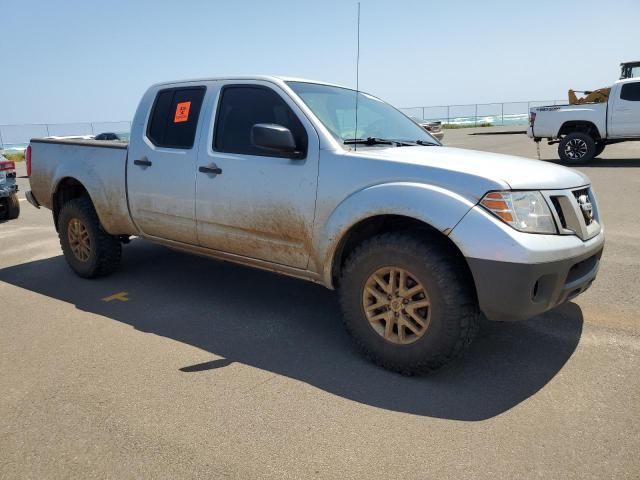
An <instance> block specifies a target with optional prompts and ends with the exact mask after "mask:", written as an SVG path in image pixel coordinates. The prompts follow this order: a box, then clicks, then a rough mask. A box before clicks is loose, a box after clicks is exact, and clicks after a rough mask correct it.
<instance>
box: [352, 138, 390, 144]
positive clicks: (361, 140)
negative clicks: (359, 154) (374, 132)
mask: <svg viewBox="0 0 640 480" xmlns="http://www.w3.org/2000/svg"><path fill="white" fill-rule="evenodd" d="M396 143H397V142H395V141H393V140H388V139H386V138H378V137H367V138H348V139H346V140H345V141H344V144H345V145H395V144H396Z"/></svg>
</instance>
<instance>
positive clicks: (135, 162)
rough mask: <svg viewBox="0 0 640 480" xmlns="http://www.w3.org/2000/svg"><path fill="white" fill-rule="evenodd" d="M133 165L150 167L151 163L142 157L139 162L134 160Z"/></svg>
mask: <svg viewBox="0 0 640 480" xmlns="http://www.w3.org/2000/svg"><path fill="white" fill-rule="evenodd" d="M133 164H134V165H140V166H141V167H150V166H151V161H150V160H149V159H147V157H142V158H140V159H139V160H134V161H133Z"/></svg>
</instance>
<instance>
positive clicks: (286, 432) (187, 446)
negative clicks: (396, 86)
mask: <svg viewBox="0 0 640 480" xmlns="http://www.w3.org/2000/svg"><path fill="white" fill-rule="evenodd" d="M503 130H504V129H503ZM496 131H500V129H484V128H483V129H464V130H456V131H447V132H446V136H445V143H447V144H449V145H452V146H459V147H463V148H476V149H480V150H486V151H494V152H499V153H508V154H516V155H522V156H527V157H531V158H537V152H536V147H535V145H534V144H533V143H532V142H531V141H530V140H529V139H528V138H527V137H526V136H524V135H522V134H507V135H485V134H486V133H491V132H496ZM475 133H481V135H475ZM541 158H542V159H543V161H554V160H553V159H556V158H557V155H556V152H555V149H554V148H552V147H548V146H546V145H543V146H542V147H541ZM578 168H579V169H580V170H582V171H584V172H585V173H587V175H589V177H590V178H591V179H592V181H593V187H594V190H595V192H596V194H597V198H598V201H599V206H600V211H601V215H602V217H603V218H604V223H605V228H606V233H607V244H606V247H605V253H604V256H603V261H602V266H601V270H600V274H599V276H598V279H597V280H596V282H595V283H594V285H593V286H592V288H591V289H589V290H588V291H587V292H586V293H585V294H584V295H582V296H580V297H578V298H577V299H576V300H575V301H573V302H571V303H568V304H566V305H563V306H562V307H560V308H558V309H556V310H554V311H551V312H548V313H546V314H544V315H541V316H538V317H535V318H533V319H531V320H528V321H525V322H520V323H487V324H484V325H483V328H482V330H481V332H480V335H479V338H478V339H477V341H476V342H475V344H474V345H473V347H472V349H471V350H470V352H469V354H468V355H467V356H466V357H465V358H464V359H463V360H462V361H461V362H458V363H457V364H455V365H453V366H452V367H451V368H449V369H447V370H445V371H442V372H440V373H438V374H436V375H433V376H427V377H417V378H406V377H403V376H400V375H396V374H393V373H389V372H387V371H384V370H381V369H380V368H377V367H375V366H373V365H371V364H369V363H368V362H367V361H365V360H364V359H362V358H361V357H360V356H359V355H358V354H357V353H356V352H355V351H354V349H353V347H352V346H351V343H350V340H349V338H348V337H347V335H346V333H345V332H344V331H343V328H342V325H341V321H340V313H339V309H338V305H337V301H336V296H335V294H334V293H333V292H331V291H328V290H326V289H324V288H322V287H320V286H317V285H313V284H310V283H306V282H302V281H298V280H295V279H291V278H286V277H282V276H278V275H275V274H271V273H267V272H262V271H257V270H252V269H249V268H245V267H240V266H235V265H232V264H226V263H220V262H215V261H211V260H206V259H202V258H199V257H194V256H189V255H186V254H182V253H177V252H174V251H171V250H168V249H166V248H163V247H159V246H155V245H151V244H148V243H144V242H142V241H140V240H134V241H133V242H132V243H131V244H130V245H127V246H126V247H125V249H124V255H123V262H122V266H121V268H120V270H119V271H118V272H116V273H115V274H114V275H112V276H110V277H108V278H103V279H97V280H83V279H80V278H78V277H77V276H75V275H74V274H73V273H72V272H71V271H70V270H69V268H68V267H67V265H66V263H65V261H64V259H63V257H62V255H61V251H60V247H59V244H58V240H57V236H56V232H55V230H54V228H53V224H52V219H51V214H50V212H49V211H48V210H44V209H40V210H36V209H35V208H33V207H32V206H30V205H29V204H28V203H27V202H25V201H22V202H21V207H22V212H21V216H20V218H19V219H18V220H16V221H12V222H5V223H2V224H0V332H1V334H0V372H1V373H0V392H1V393H0V478H2V479H5V478H7V479H9V478H11V479H13V478H38V479H42V478H82V479H90V478H118V479H121V478H239V479H247V478H273V479H287V478H329V479H348V478H366V479H377V478H380V479H391V478H406V479H425V478H437V479H449V478H451V479H460V478H492V479H501V478H545V479H547V478H580V479H584V478H597V479H602V478H640V455H639V452H640V401H639V400H638V399H639V398H640V376H639V375H638V370H639V367H640V336H639V335H640V142H638V143H635V144H634V143H628V144H621V145H613V146H610V147H608V148H607V149H606V150H605V152H604V153H603V154H602V156H601V158H599V159H596V160H594V161H593V162H592V163H591V164H589V165H588V166H583V167H578ZM19 174H20V175H24V166H23V165H20V166H19ZM20 185H21V187H22V190H23V191H22V194H21V195H22V198H23V199H24V190H26V189H28V180H27V179H25V178H20Z"/></svg>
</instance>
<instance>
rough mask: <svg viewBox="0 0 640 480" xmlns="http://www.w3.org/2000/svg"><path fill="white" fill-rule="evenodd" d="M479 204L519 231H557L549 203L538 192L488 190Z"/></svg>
mask: <svg viewBox="0 0 640 480" xmlns="http://www.w3.org/2000/svg"><path fill="white" fill-rule="evenodd" d="M480 205H482V206H483V207H484V208H486V209H487V210H489V211H490V212H491V213H493V214H494V215H495V216H496V217H498V218H500V219H501V220H502V221H504V222H505V223H508V224H509V225H511V226H512V227H513V228H515V229H516V230H520V231H521V232H528V233H557V230H556V225H555V222H554V221H553V215H552V214H551V210H549V205H547V202H546V201H545V199H544V197H543V196H542V194H541V193H540V192H490V193H487V194H486V195H485V196H484V197H483V199H482V200H481V201H480Z"/></svg>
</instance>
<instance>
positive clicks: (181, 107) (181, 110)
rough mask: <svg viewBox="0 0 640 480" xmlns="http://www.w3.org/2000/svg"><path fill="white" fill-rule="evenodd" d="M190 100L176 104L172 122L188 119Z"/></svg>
mask: <svg viewBox="0 0 640 480" xmlns="http://www.w3.org/2000/svg"><path fill="white" fill-rule="evenodd" d="M190 108H191V102H180V103H179V104H178V105H176V116H175V117H173V123H180V122H186V121H187V120H189V109H190Z"/></svg>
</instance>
